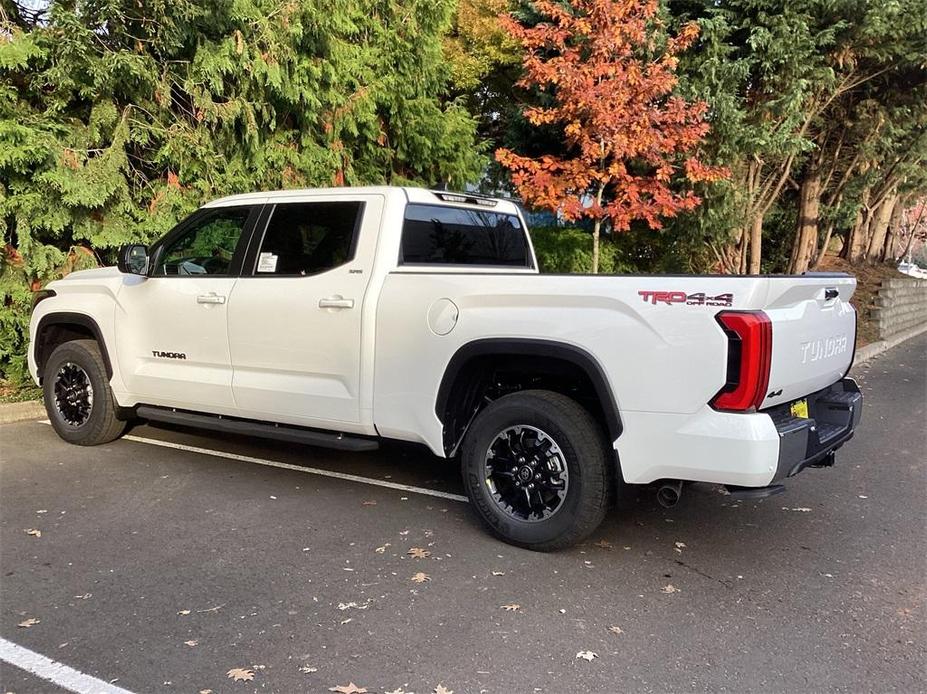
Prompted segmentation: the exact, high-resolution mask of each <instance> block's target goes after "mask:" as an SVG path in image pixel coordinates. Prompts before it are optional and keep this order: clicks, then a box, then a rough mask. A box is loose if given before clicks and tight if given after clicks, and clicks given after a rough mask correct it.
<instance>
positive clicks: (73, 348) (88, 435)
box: [42, 340, 126, 446]
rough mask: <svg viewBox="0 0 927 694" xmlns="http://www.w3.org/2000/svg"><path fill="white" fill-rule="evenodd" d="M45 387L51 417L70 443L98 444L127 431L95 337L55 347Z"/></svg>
mask: <svg viewBox="0 0 927 694" xmlns="http://www.w3.org/2000/svg"><path fill="white" fill-rule="evenodd" d="M59 381H60V382H59ZM56 385H58V386H59V388H58V393H57V394H56ZM88 386H89V397H88V396H87V392H88V391H87V387H88ZM42 391H43V394H44V399H45V411H46V412H47V413H48V418H49V419H50V420H51V423H52V426H53V427H54V429H55V431H56V432H57V433H58V436H60V437H61V438H63V439H64V440H65V441H67V442H68V443H73V444H77V445H78V446H96V445H99V444H101V443H108V442H110V441H112V440H113V439H117V438H119V437H120V436H121V435H122V432H123V431H125V428H126V423H125V422H124V421H123V420H120V419H119V418H118V417H117V416H116V408H117V406H116V401H115V399H114V398H113V391H112V389H111V388H110V387H109V379H108V378H107V375H106V365H105V364H104V363H103V356H102V355H101V354H100V348H99V346H98V345H97V343H96V341H95V340H72V341H71V342H65V343H64V344H62V345H59V346H58V347H57V348H55V351H54V352H52V353H51V356H50V357H49V358H48V361H47V362H46V363H45V373H44V377H43V379H42Z"/></svg>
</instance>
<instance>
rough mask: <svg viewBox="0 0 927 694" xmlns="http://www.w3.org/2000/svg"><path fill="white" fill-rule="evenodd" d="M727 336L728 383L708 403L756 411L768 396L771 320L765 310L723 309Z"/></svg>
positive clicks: (719, 317) (720, 317)
mask: <svg viewBox="0 0 927 694" xmlns="http://www.w3.org/2000/svg"><path fill="white" fill-rule="evenodd" d="M716 318H717V321H718V323H720V324H721V327H722V328H723V329H724V334H725V335H727V383H725V384H724V387H723V388H722V389H721V390H719V391H718V394H717V395H715V396H714V397H713V398H712V399H711V402H710V403H709V404H710V405H711V406H712V407H713V408H714V409H716V410H724V411H725V412H750V411H755V410H756V409H757V408H759V406H760V405H761V404H762V403H763V400H765V399H766V389H767V388H768V387H769V366H770V361H771V359H772V323H771V322H770V320H769V316H767V315H766V314H765V313H763V312H762V311H722V312H721V313H719V314H718V315H717V316H716Z"/></svg>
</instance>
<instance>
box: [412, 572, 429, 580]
mask: <svg viewBox="0 0 927 694" xmlns="http://www.w3.org/2000/svg"><path fill="white" fill-rule="evenodd" d="M430 580H431V576H429V575H428V574H426V573H422V572H421V571H419V572H418V573H417V574H415V575H414V576H413V577H412V582H413V583H424V582H425V581H430Z"/></svg>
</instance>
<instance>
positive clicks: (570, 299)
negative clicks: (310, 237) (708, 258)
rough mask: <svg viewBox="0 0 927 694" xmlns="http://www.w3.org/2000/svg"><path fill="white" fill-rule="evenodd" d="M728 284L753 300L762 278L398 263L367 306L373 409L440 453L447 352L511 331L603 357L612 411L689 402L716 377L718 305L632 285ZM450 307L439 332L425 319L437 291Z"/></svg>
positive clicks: (722, 372) (704, 393)
mask: <svg viewBox="0 0 927 694" xmlns="http://www.w3.org/2000/svg"><path fill="white" fill-rule="evenodd" d="M667 291H671V292H684V293H685V294H687V295H688V294H696V293H704V294H706V295H707V296H715V295H719V294H725V293H729V294H732V297H731V306H730V308H733V309H738V308H739V309H748V308H761V307H762V306H763V305H764V303H765V301H766V298H767V280H766V279H764V278H751V277H615V276H587V275H529V276H525V275H519V276H515V275H511V274H495V273H484V274H479V273H468V274H462V273H453V274H451V273H447V274H442V273H436V272H416V273H413V272H404V271H397V272H393V273H391V274H389V275H388V276H387V278H386V280H385V282H384V284H383V288H382V292H381V295H380V299H379V304H378V308H377V317H376V335H377V338H376V342H377V349H376V354H375V378H374V421H375V422H376V425H377V430H378V431H379V432H380V434H381V435H383V436H388V437H394V438H399V439H406V440H414V441H422V442H424V443H426V444H428V445H429V447H431V448H432V450H433V451H434V452H435V453H437V454H439V455H443V449H442V432H441V430H442V425H441V422H440V420H439V419H438V417H437V415H436V414H435V411H434V408H435V400H436V398H437V391H438V388H439V386H440V383H441V379H442V377H443V374H444V371H445V368H446V367H447V364H448V362H449V361H450V359H451V357H452V356H453V355H454V353H455V352H456V351H457V350H458V349H460V347H462V346H463V345H465V344H467V343H468V342H471V341H473V340H479V339H484V338H504V337H513V338H519V339H526V338H527V339H531V338H534V339H538V340H553V341H558V342H563V343H566V344H569V345H573V346H576V347H580V348H582V349H584V350H585V351H587V352H589V353H590V354H591V355H592V356H593V357H594V358H595V359H596V360H597V361H598V362H599V364H600V365H601V367H602V369H603V371H604V372H605V374H606V375H607V377H608V379H609V385H610V387H611V388H612V392H613V393H614V394H615V400H616V402H617V404H618V408H619V411H620V412H622V413H624V412H656V413H694V412H696V411H697V410H699V409H701V408H703V407H704V406H705V403H707V402H708V401H709V400H710V399H711V398H712V396H714V394H715V393H716V392H717V391H718V390H719V388H721V386H722V385H723V384H724V382H725V379H726V370H727V349H726V344H727V341H726V337H725V335H724V333H723V332H722V330H721V328H720V326H719V325H718V323H717V322H716V321H715V319H714V315H715V314H716V313H717V312H718V311H719V310H722V309H721V308H720V307H718V306H712V305H707V304H702V305H697V304H691V305H690V304H687V303H664V302H660V301H657V302H656V303H654V301H653V297H652V296H651V297H648V296H642V295H641V294H640V293H641V292H645V293H646V292H667ZM441 299H450V300H451V301H453V302H454V304H456V306H457V308H458V311H459V317H458V320H457V323H456V325H455V327H454V328H453V329H452V330H451V331H450V332H449V333H448V334H446V335H438V334H436V333H435V332H434V331H433V330H432V329H431V327H430V326H429V321H428V312H429V309H430V308H431V307H432V306H433V305H434V304H435V302H436V301H439V300H441Z"/></svg>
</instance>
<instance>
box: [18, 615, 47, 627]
mask: <svg viewBox="0 0 927 694" xmlns="http://www.w3.org/2000/svg"><path fill="white" fill-rule="evenodd" d="M41 621H42V620H40V619H36V618H35V617H29V619H24V620H23V621H21V622H20V623H19V624H17V625H16V626H18V627H21V628H23V629H28V628H29V627H32V626H35V625H36V624H39V623H40V622H41Z"/></svg>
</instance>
